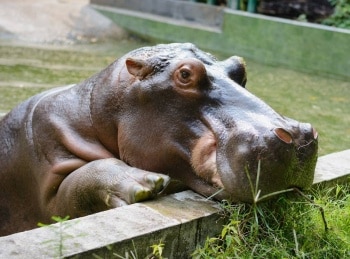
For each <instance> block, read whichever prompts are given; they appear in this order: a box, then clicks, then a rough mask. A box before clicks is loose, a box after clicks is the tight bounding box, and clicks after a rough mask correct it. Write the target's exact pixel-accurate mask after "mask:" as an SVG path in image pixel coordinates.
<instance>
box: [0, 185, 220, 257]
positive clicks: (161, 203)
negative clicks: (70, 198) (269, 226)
mask: <svg viewBox="0 0 350 259" xmlns="http://www.w3.org/2000/svg"><path fill="white" fill-rule="evenodd" d="M218 211H219V208H218V206H217V204H216V203H215V202H212V201H207V200H205V199H204V198H203V197H202V196H200V195H198V194H196V193H194V192H192V191H184V192H181V193H176V194H172V195H169V196H166V197H162V198H160V199H157V200H154V201H149V202H145V203H137V204H133V205H129V206H125V207H120V208H117V209H112V210H108V211H104V212H100V213H96V214H93V215H89V216H86V217H83V218H78V219H73V220H70V221H67V222H64V223H61V224H60V223H57V224H53V225H50V226H48V227H43V228H38V229H34V230H30V231H25V232H21V233H17V234H13V235H9V236H5V237H0V258H63V257H64V258H66V257H68V258H69V257H74V258H81V257H82V258H86V257H88V258H92V257H93V256H101V258H107V257H108V258H109V257H110V256H112V255H113V253H115V254H119V255H122V256H125V253H129V255H131V254H130V252H133V253H135V252H136V253H137V255H138V258H145V257H146V256H147V255H148V254H150V253H151V251H152V250H151V248H150V246H151V245H154V244H158V243H159V242H160V241H161V242H162V243H164V244H165V249H164V253H163V256H165V257H167V258H188V257H189V256H190V254H191V253H192V252H193V251H194V249H195V248H196V246H197V245H199V244H203V243H204V241H205V239H206V237H207V236H213V235H216V234H218V233H219V232H220V231H221V229H222V223H221V222H220V221H218V219H219V216H218V215H217V212H218ZM135 249H136V251H135Z"/></svg>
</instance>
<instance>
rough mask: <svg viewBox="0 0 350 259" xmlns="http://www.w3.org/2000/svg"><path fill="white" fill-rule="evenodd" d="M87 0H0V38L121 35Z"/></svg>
mask: <svg viewBox="0 0 350 259" xmlns="http://www.w3.org/2000/svg"><path fill="white" fill-rule="evenodd" d="M88 4H89V1H88V0H74V1H70V0H1V8H0V38H1V39H8V40H15V41H20V42H21V41H22V42H25V43H40V44H42V43H50V44H52V43H56V44H72V43H77V42H80V43H81V42H82V43H85V42H97V41H103V40H107V39H111V38H120V37H124V35H125V34H124V32H123V31H122V30H121V29H120V28H119V27H118V26H116V25H115V24H113V23H112V22H111V21H110V20H109V19H107V18H106V17H104V16H102V15H101V14H99V13H98V12H96V11H95V10H93V9H92V8H91V7H90V6H89V5H88Z"/></svg>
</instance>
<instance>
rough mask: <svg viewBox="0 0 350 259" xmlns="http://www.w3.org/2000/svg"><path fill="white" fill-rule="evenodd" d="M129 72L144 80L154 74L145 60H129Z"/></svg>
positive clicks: (127, 61)
mask: <svg viewBox="0 0 350 259" xmlns="http://www.w3.org/2000/svg"><path fill="white" fill-rule="evenodd" d="M125 64H126V68H127V69H128V72H129V73H130V74H131V75H133V76H135V77H137V78H138V79H140V80H142V79H144V78H145V77H147V76H148V75H149V74H151V73H152V71H153V67H152V66H151V65H150V64H149V63H148V62H147V61H145V60H142V59H134V58H128V59H127V60H126V61H125Z"/></svg>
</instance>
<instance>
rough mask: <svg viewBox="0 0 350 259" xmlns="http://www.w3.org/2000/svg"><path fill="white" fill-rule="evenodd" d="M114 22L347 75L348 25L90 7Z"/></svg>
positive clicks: (161, 36) (146, 33) (148, 34)
mask: <svg viewBox="0 0 350 259" xmlns="http://www.w3.org/2000/svg"><path fill="white" fill-rule="evenodd" d="M94 7H95V8H96V9H97V10H98V11H100V12H101V13H103V14H104V15H106V16H108V17H109V18H111V19H112V20H113V21H114V22H115V23H116V24H118V25H119V26H121V27H124V28H125V29H127V30H129V31H131V32H133V33H135V34H137V35H139V36H141V37H143V38H146V39H150V40H156V41H157V42H159V41H163V42H193V43H195V44H196V45H197V46H199V47H201V48H205V49H207V50H209V51H210V50H212V51H218V52H222V53H225V54H230V55H239V56H242V57H245V58H250V59H253V60H256V61H258V62H261V63H267V64H272V65H283V66H286V67H290V68H293V69H297V70H302V71H307V72H313V73H320V74H324V73H327V74H329V75H330V76H337V77H343V78H350V30H342V29H334V28H331V27H327V26H319V25H312V24H311V25H310V24H308V23H301V22H295V21H289V20H285V19H279V18H271V17H266V16H262V15H256V14H250V13H247V12H241V11H233V10H229V9H224V20H223V25H222V28H221V30H219V29H215V28H213V27H205V26H195V25H194V24H191V23H189V22H185V21H177V20H173V19H166V18H162V17H161V16H155V15H149V14H141V13H139V12H132V11H127V10H123V9H117V8H107V7H102V6H94Z"/></svg>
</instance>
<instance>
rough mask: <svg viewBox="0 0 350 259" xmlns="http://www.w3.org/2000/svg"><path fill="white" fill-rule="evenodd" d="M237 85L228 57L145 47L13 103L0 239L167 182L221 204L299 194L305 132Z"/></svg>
mask: <svg viewBox="0 0 350 259" xmlns="http://www.w3.org/2000/svg"><path fill="white" fill-rule="evenodd" d="M246 80H247V79H246V70H245V64H244V61H243V60H242V59H241V58H239V57H236V56H233V57H231V58H229V59H227V60H225V61H218V60H216V59H215V58H214V57H213V56H212V55H210V54H208V53H205V52H203V51H201V50H199V49H197V48H196V47H195V46H194V45H192V44H188V43H187V44H168V45H157V46H154V47H145V48H141V49H137V50H135V51H132V52H130V53H128V54H126V55H125V56H124V57H122V58H120V59H119V60H116V61H115V62H114V63H112V64H111V65H110V66H108V67H107V68H106V69H104V70H103V71H101V72H100V73H98V74H96V75H94V76H93V77H91V78H90V79H88V80H86V81H84V82H82V83H79V84H77V85H72V86H66V87H62V88H56V89H52V90H49V91H46V92H43V93H41V94H38V95H36V96H34V97H32V98H30V99H28V100H27V101H25V102H23V103H22V104H20V105H19V106H17V107H16V108H14V109H13V110H12V111H11V112H10V113H9V114H7V115H6V116H5V117H4V118H3V119H2V120H1V121H0V164H1V169H0V171H1V172H0V235H7V234H10V233H14V232H18V231H23V230H26V229H31V228H34V227H36V224H37V222H49V221H50V218H51V216H52V215H59V216H65V215H69V216H70V217H71V218H74V217H79V216H84V215H88V214H91V213H94V212H98V211H102V210H106V209H110V208H114V207H118V206H123V205H125V204H130V203H134V202H138V201H142V200H146V199H150V198H153V197H155V196H156V195H157V194H158V193H159V192H161V191H162V190H163V189H164V187H165V186H166V184H167V183H168V181H169V179H170V177H172V178H175V179H178V180H180V181H182V182H183V183H184V184H185V185H187V186H188V187H189V188H191V189H193V190H194V191H196V192H198V193H201V194H203V195H206V196H209V195H212V194H214V193H216V192H217V191H218V190H220V189H222V191H221V192H220V193H218V194H217V195H216V196H215V198H216V199H218V200H221V199H228V200H231V201H232V202H253V201H254V195H253V192H252V189H255V188H256V189H257V190H259V191H260V193H261V195H264V194H268V193H271V192H275V191H280V190H283V189H286V188H290V187H297V188H308V187H310V185H311V184H312V181H313V176H314V168H315V163H316V159H317V132H316V131H315V130H314V129H313V128H312V127H311V125H310V124H304V123H300V122H297V121H294V120H291V119H288V118H286V117H283V116H281V115H279V114H278V113H276V112H275V111H274V110H273V109H272V108H271V107H269V106H268V105H267V104H265V103H264V102H263V101H261V100H260V99H259V98H257V97H255V96H254V95H252V94H251V93H249V92H248V91H247V90H246V89H245V83H246ZM259 163H260V165H261V168H260V174H259V179H258V181H257V179H256V178H257V171H258V170H257V169H258V164H259ZM257 182H258V186H257V187H255V186H254V185H255V184H256V183H257Z"/></svg>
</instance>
